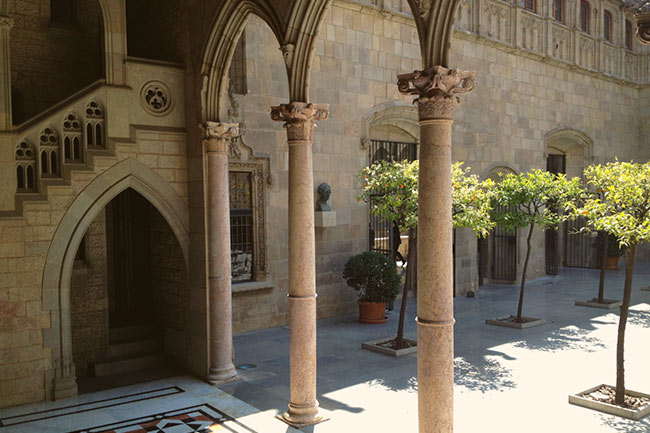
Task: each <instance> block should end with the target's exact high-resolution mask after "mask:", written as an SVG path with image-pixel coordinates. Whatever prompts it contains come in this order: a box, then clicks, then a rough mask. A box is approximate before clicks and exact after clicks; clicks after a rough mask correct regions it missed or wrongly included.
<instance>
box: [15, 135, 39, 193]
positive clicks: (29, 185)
mask: <svg viewBox="0 0 650 433" xmlns="http://www.w3.org/2000/svg"><path fill="white" fill-rule="evenodd" d="M15 158H16V192H18V193H25V192H36V190H37V188H36V152H35V151H34V147H33V146H32V145H31V144H30V143H29V142H27V141H21V142H19V143H18V144H17V145H16V150H15Z"/></svg>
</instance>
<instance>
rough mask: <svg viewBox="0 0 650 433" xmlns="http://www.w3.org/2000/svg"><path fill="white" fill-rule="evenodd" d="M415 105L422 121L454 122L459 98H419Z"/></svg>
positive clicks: (439, 96)
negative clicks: (442, 120)
mask: <svg viewBox="0 0 650 433" xmlns="http://www.w3.org/2000/svg"><path fill="white" fill-rule="evenodd" d="M415 103H416V104H417V106H418V117H419V118H420V120H441V119H444V120H454V108H456V105H458V98H454V97H451V98H450V97H448V96H443V95H436V96H431V97H421V98H418V99H417V100H416V101H415Z"/></svg>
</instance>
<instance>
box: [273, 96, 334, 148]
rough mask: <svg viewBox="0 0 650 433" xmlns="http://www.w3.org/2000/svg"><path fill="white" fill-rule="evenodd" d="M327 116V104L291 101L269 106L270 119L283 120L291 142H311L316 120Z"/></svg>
mask: <svg viewBox="0 0 650 433" xmlns="http://www.w3.org/2000/svg"><path fill="white" fill-rule="evenodd" d="M328 117H329V105H316V104H311V103H307V102H291V103H289V104H282V105H277V106H275V107H271V119H273V120H276V121H278V122H284V127H285V128H287V137H288V139H289V143H291V142H312V139H313V131H314V127H315V126H316V121H317V120H325V119H327V118H328Z"/></svg>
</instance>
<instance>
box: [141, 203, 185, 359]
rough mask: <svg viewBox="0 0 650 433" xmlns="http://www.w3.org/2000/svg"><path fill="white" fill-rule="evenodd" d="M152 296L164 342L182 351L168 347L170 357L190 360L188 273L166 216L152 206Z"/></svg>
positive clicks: (150, 222) (150, 209)
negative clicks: (188, 356)
mask: <svg viewBox="0 0 650 433" xmlns="http://www.w3.org/2000/svg"><path fill="white" fill-rule="evenodd" d="M149 233H150V235H149V239H150V256H149V259H150V263H149V265H150V268H151V293H152V297H153V304H154V309H155V316H154V317H155V318H156V321H157V324H158V326H159V327H160V328H161V329H163V330H164V334H165V341H166V343H169V342H170V341H180V344H179V345H180V347H174V346H175V345H174V344H165V350H166V351H167V352H168V353H171V354H173V355H176V356H177V357H179V358H183V359H184V358H186V357H187V349H186V347H184V346H185V322H186V317H187V308H186V307H187V298H188V294H187V273H186V271H185V259H184V257H183V252H182V251H181V249H180V246H179V245H178V240H177V239H176V235H174V232H173V231H172V230H171V228H170V227H169V224H168V223H167V221H165V219H164V218H163V216H162V215H161V214H160V212H158V211H157V210H156V209H155V208H154V207H153V206H149Z"/></svg>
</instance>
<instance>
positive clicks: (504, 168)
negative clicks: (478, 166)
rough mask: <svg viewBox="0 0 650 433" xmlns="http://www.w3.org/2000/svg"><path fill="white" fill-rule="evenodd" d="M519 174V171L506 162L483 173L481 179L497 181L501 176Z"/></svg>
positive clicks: (498, 163)
mask: <svg viewBox="0 0 650 433" xmlns="http://www.w3.org/2000/svg"><path fill="white" fill-rule="evenodd" d="M508 173H512V174H517V170H515V169H514V168H512V167H510V166H509V165H508V164H507V163H506V162H497V163H495V164H493V165H491V166H490V168H488V169H487V170H485V171H483V173H481V179H492V180H494V181H497V180H498V179H499V175H501V174H508Z"/></svg>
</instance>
